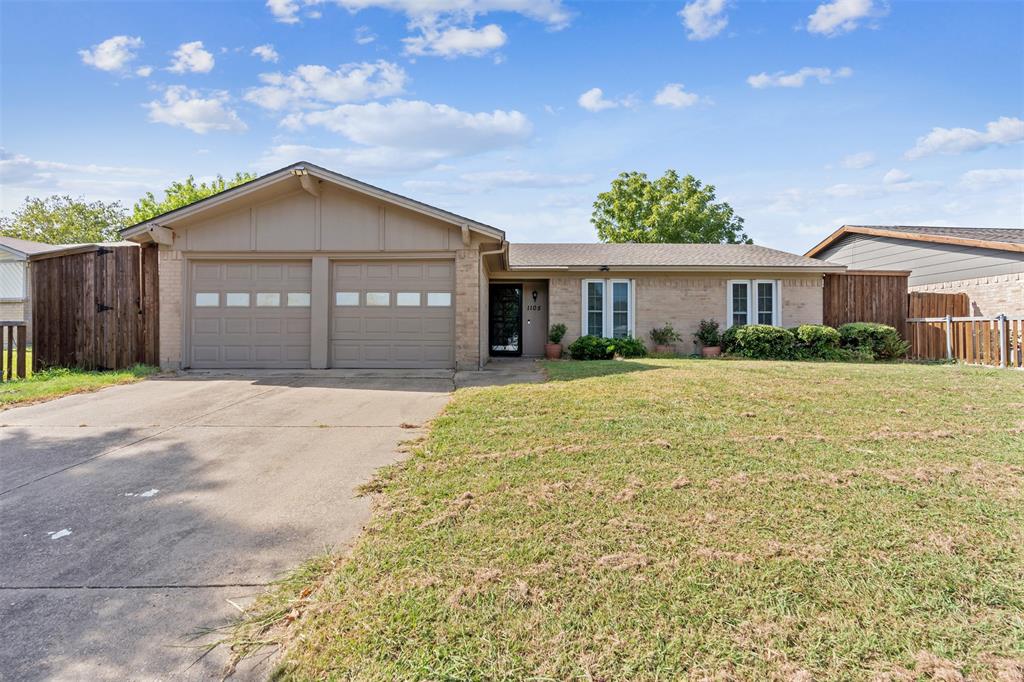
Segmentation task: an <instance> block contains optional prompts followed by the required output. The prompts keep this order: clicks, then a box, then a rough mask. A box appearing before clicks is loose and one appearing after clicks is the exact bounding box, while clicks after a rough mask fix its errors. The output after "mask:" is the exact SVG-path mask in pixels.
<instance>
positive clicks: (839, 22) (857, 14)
mask: <svg viewBox="0 0 1024 682" xmlns="http://www.w3.org/2000/svg"><path fill="white" fill-rule="evenodd" d="M886 14H888V7H886V6H885V5H883V4H875V3H874V2H873V1H872V0H832V2H825V3H822V4H820V5H818V7H817V9H815V10H814V14H812V15H810V16H809V17H807V30H808V31H809V32H811V33H819V34H821V35H826V36H829V37H832V36H837V35H839V34H841V33H848V32H850V31H853V30H855V29H856V28H858V27H859V26H860V25H861V23H862V22H863V21H864V20H865V19H870V18H874V17H880V16H884V15H886Z"/></svg>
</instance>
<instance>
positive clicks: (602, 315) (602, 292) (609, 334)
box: [583, 279, 633, 339]
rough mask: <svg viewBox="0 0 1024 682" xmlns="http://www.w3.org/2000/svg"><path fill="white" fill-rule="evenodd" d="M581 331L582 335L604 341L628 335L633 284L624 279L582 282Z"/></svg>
mask: <svg viewBox="0 0 1024 682" xmlns="http://www.w3.org/2000/svg"><path fill="white" fill-rule="evenodd" d="M606 293H608V294H610V296H609V295H606ZM583 330H584V334H588V335H590V336H603V337H605V338H616V339H621V338H623V337H625V336H632V335H633V282H632V281H631V280H628V279H612V280H603V279H588V280H584V281H583Z"/></svg>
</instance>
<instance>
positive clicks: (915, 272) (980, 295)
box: [805, 225, 1024, 317]
mask: <svg viewBox="0 0 1024 682" xmlns="http://www.w3.org/2000/svg"><path fill="white" fill-rule="evenodd" d="M805 255H806V256H808V257H810V258H820V259H822V260H825V261H828V262H830V263H840V264H842V265H845V266H847V267H848V268H850V269H851V270H905V271H909V272H910V277H909V279H908V280H907V287H908V290H909V291H911V292H914V291H926V292H936V293H944V294H952V293H966V294H967V296H968V299H969V306H970V314H971V315H972V316H976V317H995V316H997V315H1000V314H1004V315H1014V316H1015V315H1024V229H1015V228H985V227H927V226H903V225H900V226H892V225H844V226H843V227H840V228H839V229H838V230H836V231H835V232H833V233H832V234H830V235H829V236H828V237H826V238H825V239H824V240H823V241H821V242H820V243H819V244H817V245H816V246H815V247H814V248H812V249H811V250H810V251H808V252H807V253H806V254H805Z"/></svg>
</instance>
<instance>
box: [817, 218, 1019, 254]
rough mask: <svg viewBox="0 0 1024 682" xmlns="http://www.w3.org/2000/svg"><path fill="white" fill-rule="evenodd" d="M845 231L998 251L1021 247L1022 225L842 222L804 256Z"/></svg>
mask: <svg viewBox="0 0 1024 682" xmlns="http://www.w3.org/2000/svg"><path fill="white" fill-rule="evenodd" d="M848 234H864V235H870V236H875V237H890V238H893V239H909V240H912V241H920V242H931V243H933V244H956V245H959V246H976V247H979V248H984V249H998V250H1001V251H1024V229H1021V228H1012V227H938V226H935V227H933V226H929V225H843V226H842V227H840V228H839V229H838V230H836V231H835V232H833V233H832V234H830V235H829V236H828V237H825V239H823V240H822V241H821V242H819V243H818V244H817V245H816V246H814V248H812V249H811V250H810V251H808V252H807V253H806V254H804V255H806V256H811V257H813V256H816V255H818V254H819V253H821V252H822V251H824V250H825V249H827V248H828V247H829V246H831V245H832V244H834V243H836V242H837V241H839V240H840V239H842V238H843V237H845V236H846V235H848Z"/></svg>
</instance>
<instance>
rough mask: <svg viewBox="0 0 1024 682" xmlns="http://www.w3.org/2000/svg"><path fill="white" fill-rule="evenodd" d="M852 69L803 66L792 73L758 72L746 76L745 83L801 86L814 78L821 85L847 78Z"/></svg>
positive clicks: (851, 73) (785, 86) (761, 86)
mask: <svg viewBox="0 0 1024 682" xmlns="http://www.w3.org/2000/svg"><path fill="white" fill-rule="evenodd" d="M852 75H853V69H851V68H850V67H848V66H844V67H842V68H839V69H836V70H835V71H833V70H832V69H829V68H826V67H813V66H805V67H804V68H802V69H800V70H799V71H795V72H794V73H785V72H783V71H776V72H775V73H773V74H768V73H764V72H762V73H759V74H757V75H754V76H748V77H747V83H748V84H749V85H750V86H751V87H753V88H758V89H760V88H802V87H803V86H804V83H805V82H807V80H808V79H815V80H817V81H818V82H819V83H821V84H822V85H828V84H831V83H833V82H835V80H836V79H837V78H849V77H850V76H852Z"/></svg>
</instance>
